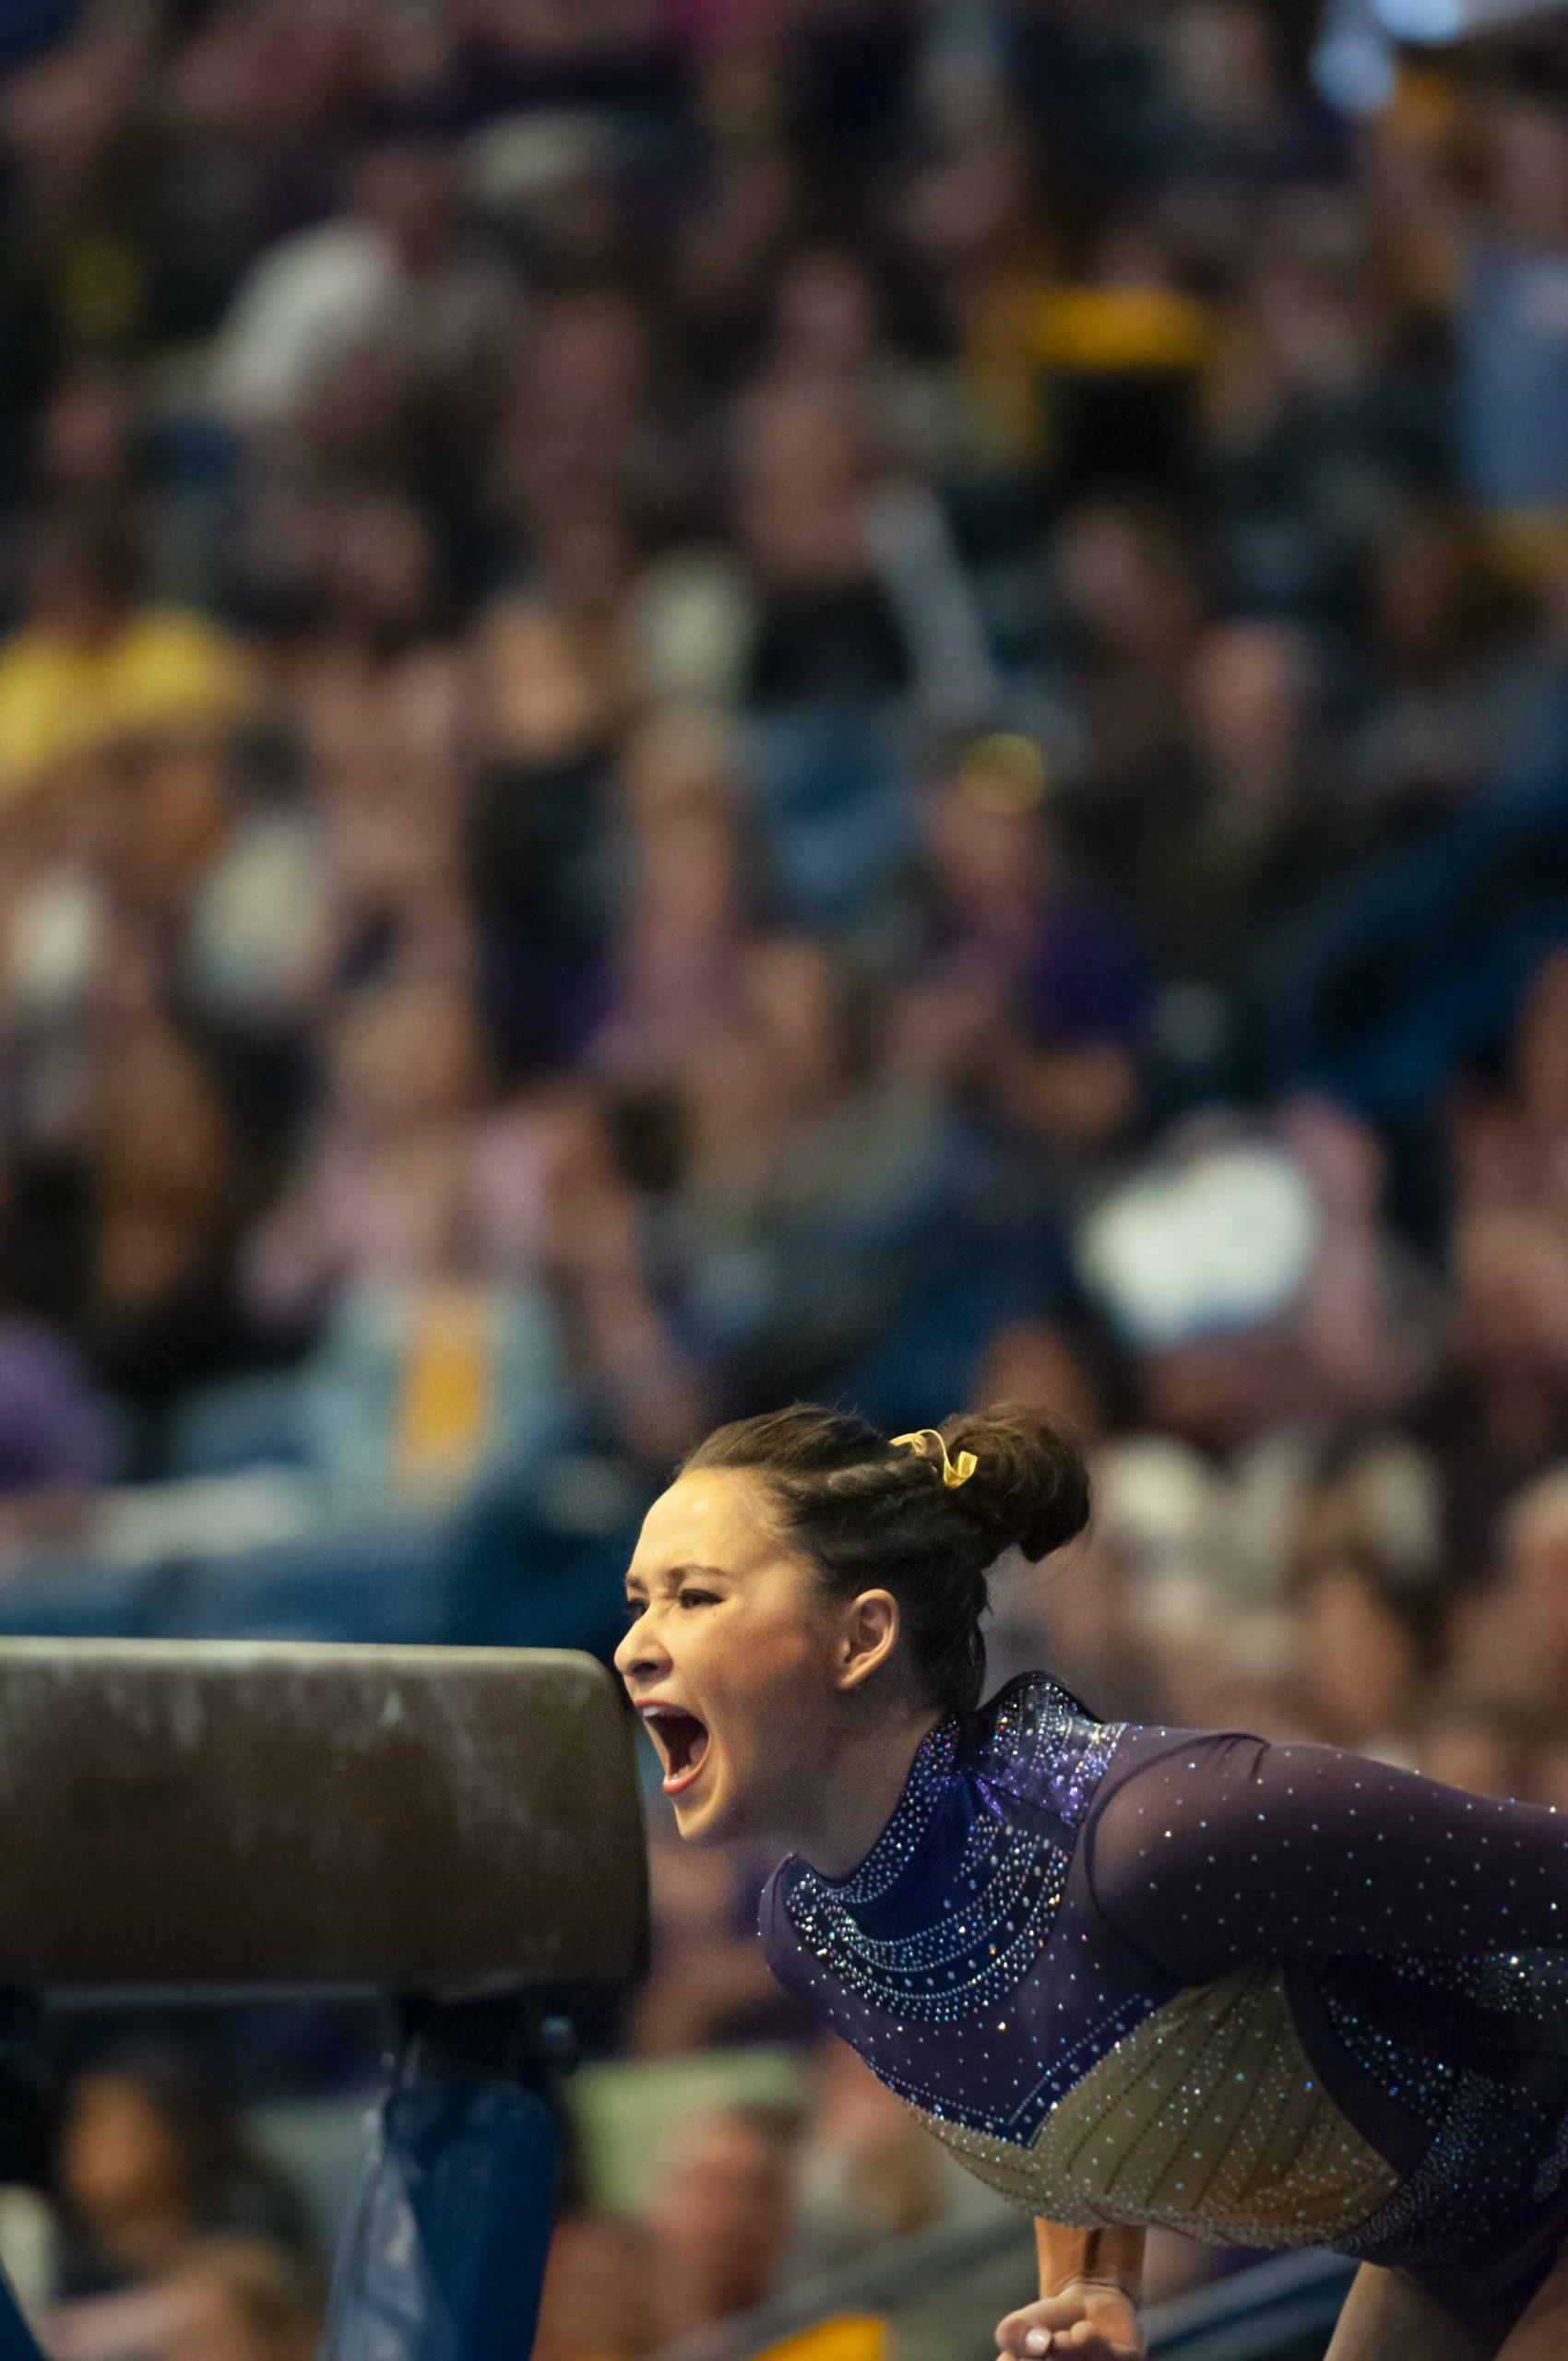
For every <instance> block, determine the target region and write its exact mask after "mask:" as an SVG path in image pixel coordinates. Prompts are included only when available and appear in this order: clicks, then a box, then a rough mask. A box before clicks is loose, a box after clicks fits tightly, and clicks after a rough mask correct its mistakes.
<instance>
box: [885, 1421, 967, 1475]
mask: <svg viewBox="0 0 1568 2361" xmlns="http://www.w3.org/2000/svg"><path fill="white" fill-rule="evenodd" d="M928 1436H929V1437H930V1441H931V1442H932V1443H934V1444H935V1446H936V1448H935V1450H934V1451H933V1450H932V1449H931V1448H930V1445H929V1444H928V1442H927V1437H928ZM900 1443H908V1445H909V1449H910V1450H911V1451H915V1452H918V1453H920V1455H921V1458H922V1459H940V1460H941V1462H942V1480H943V1482H944V1484H945V1485H947V1486H948V1487H949V1489H951V1487H952V1486H953V1485H955V1484H967V1483H968V1480H969V1478H970V1477H971V1476H972V1475H973V1474H974V1472H975V1469H976V1468H977V1467H978V1466H979V1465H980V1462H979V1460H978V1459H977V1458H976V1457H975V1454H974V1453H973V1452H972V1451H961V1452H960V1453H958V1456H957V1458H956V1460H955V1459H949V1458H948V1456H947V1445H946V1444H945V1443H944V1441H943V1439H942V1437H941V1435H940V1434H939V1433H938V1432H937V1430H936V1429H935V1428H934V1427H921V1428H918V1429H917V1430H916V1431H915V1432H914V1433H913V1434H910V1435H895V1436H894V1438H893V1448H894V1450H895V1451H897V1448H898V1446H899V1444H900Z"/></svg>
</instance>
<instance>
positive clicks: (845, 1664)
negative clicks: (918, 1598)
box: [833, 1590, 902, 1693]
mask: <svg viewBox="0 0 1568 2361" xmlns="http://www.w3.org/2000/svg"><path fill="white" fill-rule="evenodd" d="M834 1612H835V1613H836V1616H837V1627H838V1628H837V1631H836V1632H835V1635H834V1643H833V1645H834V1667H835V1672H836V1675H837V1687H838V1689H839V1690H840V1691H842V1692H846V1693H847V1692H848V1691H852V1690H857V1689H863V1688H864V1686H865V1684H866V1682H867V1681H868V1680H870V1679H872V1677H873V1674H874V1673H876V1672H877V1671H879V1670H880V1668H881V1667H882V1666H884V1665H885V1664H886V1663H887V1661H888V1659H889V1657H890V1656H891V1655H893V1652H894V1650H895V1649H896V1648H897V1645H898V1642H899V1639H900V1636H901V1631H902V1620H901V1618H900V1616H899V1613H898V1602H897V1599H896V1598H895V1597H894V1596H893V1593H892V1592H891V1591H890V1590H863V1591H861V1592H860V1594H859V1595H858V1596H856V1597H854V1598H850V1599H846V1600H844V1601H843V1602H842V1603H841V1604H840V1605H839V1606H838V1607H837V1608H836V1609H835V1610H834Z"/></svg>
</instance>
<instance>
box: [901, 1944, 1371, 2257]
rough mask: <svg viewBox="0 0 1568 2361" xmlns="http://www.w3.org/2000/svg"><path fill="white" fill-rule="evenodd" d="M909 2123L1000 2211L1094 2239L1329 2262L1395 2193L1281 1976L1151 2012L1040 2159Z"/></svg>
mask: <svg viewBox="0 0 1568 2361" xmlns="http://www.w3.org/2000/svg"><path fill="white" fill-rule="evenodd" d="M914 2112H915V2114H916V2115H918V2116H919V2117H920V2118H921V2122H922V2123H924V2124H925V2126H926V2128H927V2129H928V2130H930V2131H932V2133H933V2134H934V2135H935V2137H936V2138H937V2139H938V2140H940V2141H941V2142H942V2143H943V2145H944V2147H945V2148H949V2149H951V2150H952V2152H953V2153H954V2154H955V2155H956V2157H957V2158H958V2159H959V2161H960V2162H961V2163H962V2164H964V2165H966V2166H967V2167H968V2170H969V2171H971V2172H973V2173H975V2174H976V2175H978V2177H980V2179H981V2180H984V2181H987V2182H989V2183H990V2184H991V2186H992V2188H994V2189H1000V2190H1001V2192H1002V2194H1003V2195H1004V2197H1008V2198H1011V2199H1012V2200H1013V2201H1014V2202H1015V2203H1016V2204H1018V2205H1022V2206H1024V2207H1026V2208H1027V2209H1028V2211H1029V2212H1030V2213H1037V2214H1042V2215H1044V2216H1045V2217H1046V2218H1047V2219H1049V2220H1051V2221H1053V2222H1063V2223H1068V2224H1078V2225H1086V2226H1087V2225H1093V2224H1095V2223H1106V2222H1137V2223H1145V2224H1159V2225H1163V2226H1164V2227H1166V2228H1169V2229H1173V2230H1181V2231H1183V2232H1184V2233H1185V2234H1186V2235H1187V2236H1189V2237H1194V2238H1203V2239H1206V2240H1208V2241H1210V2242H1211V2243H1217V2244H1220V2245H1236V2246H1332V2245H1333V2244H1334V2243H1335V2241H1336V2238H1338V2237H1342V2236H1345V2235H1346V2234H1347V2233H1348V2232H1349V2231H1350V2230H1352V2229H1353V2228H1354V2227H1355V2226H1356V2225H1358V2224H1360V2223H1361V2222H1363V2221H1365V2220H1366V2218H1367V2216H1368V2215H1369V2214H1371V2213H1373V2212H1374V2211H1375V2210H1376V2209H1377V2207H1378V2206H1380V2205H1381V2204H1382V2203H1383V2202H1384V2200H1385V2199H1387V2198H1388V2197H1389V2196H1391V2195H1392V2194H1393V2191H1394V2189H1396V2186H1397V2180H1398V2177H1397V2175H1396V2173H1395V2171H1394V2168H1393V2166H1392V2165H1389V2164H1388V2163H1387V2162H1386V2160H1385V2159H1384V2157H1383V2156H1381V2155H1380V2154H1379V2153H1378V2152H1377V2150H1376V2149H1375V2148H1373V2147H1372V2145H1371V2143H1370V2142H1368V2141H1366V2140H1365V2139H1364V2138H1363V2137H1362V2136H1361V2134H1360V2132H1359V2131H1358V2130H1356V2128H1355V2126H1354V2125H1353V2124H1352V2123H1350V2122H1349V2121H1348V2118H1346V2117H1345V2116H1344V2115H1343V2114H1342V2113H1341V2111H1340V2109H1339V2108H1338V2107H1337V2106H1336V2105H1335V2103H1334V2101H1333V2100H1332V2098H1331V2097H1330V2096H1329V2094H1328V2093H1327V2092H1326V2091H1325V2090H1324V2087H1323V2084H1322V2082H1321V2081H1320V2080H1319V2078H1318V2076H1317V2075H1316V2073H1315V2072H1314V2071H1313V2066H1312V2062H1311V2060H1310V2059H1309V2058H1308V2057H1307V2054H1306V2052H1305V2050H1304V2049H1303V2048H1302V2047H1301V2036H1300V2035H1299V2034H1298V2032H1297V2030H1296V2025H1295V2021H1294V2019H1293V2018H1292V2016H1291V2013H1290V2009H1289V2001H1288V2000H1287V1998H1286V1994H1285V1989H1284V1980H1283V1976H1282V1974H1281V1971H1280V1969H1279V1966H1278V1964H1277V1962H1275V1961H1271V1960H1261V1961H1256V1962H1253V1963H1250V1964H1247V1965H1245V1966H1243V1967H1240V1968H1237V1969H1235V1970H1233V1971H1232V1973H1230V1974H1229V1975H1224V1976H1220V1977H1218V1978H1217V1979H1216V1980H1215V1981H1214V1982H1213V1983H1209V1984H1200V1985H1193V1986H1190V1987H1188V1988H1187V1989H1186V1990H1184V1991H1182V1992H1179V1993H1178V1994H1177V1995H1176V1997H1175V1999H1172V2000H1169V2001H1167V2002H1166V2003H1165V2005H1164V2006H1163V2007H1162V2008H1159V2009H1157V2010H1155V2011H1154V2012H1153V2014H1152V2015H1150V2016H1149V2017H1146V2019H1145V2021H1144V2023H1142V2024H1141V2025H1139V2026H1138V2027H1137V2029H1136V2031H1135V2032H1134V2033H1131V2034H1128V2035H1126V2037H1125V2038H1124V2039H1123V2040H1122V2041H1119V2042H1118V2043H1117V2044H1116V2045H1115V2047H1113V2048H1111V2049H1110V2050H1108V2051H1107V2053H1106V2055H1105V2056H1104V2057H1103V2058H1101V2059H1100V2060H1099V2064H1098V2065H1097V2066H1095V2067H1094V2068H1093V2069H1092V2070H1090V2071H1089V2072H1088V2073H1087V2074H1086V2075H1085V2076H1084V2077H1083V2079H1082V2080H1081V2081H1080V2082H1077V2083H1075V2086H1074V2087H1073V2089H1072V2090H1071V2091H1069V2092H1068V2093H1067V2094H1066V2096H1065V2097H1063V2098H1062V2099H1060V2100H1058V2102H1057V2104H1056V2106H1053V2107H1052V2108H1051V2113H1050V2114H1049V2115H1048V2116H1047V2117H1046V2118H1045V2120H1044V2122H1043V2123H1042V2124H1041V2126H1040V2128H1039V2132H1038V2133H1037V2134H1036V2136H1035V2140H1034V2142H1033V2144H1032V2145H1031V2146H1029V2147H1019V2146H1017V2145H1016V2143H1014V2142H1010V2141H1006V2140H1001V2139H998V2138H996V2137H995V2136H994V2135H993V2134H992V2133H989V2132H984V2131H976V2130H969V2129H968V2128H967V2127H966V2126H965V2125H962V2124H956V2123H951V2122H948V2121H946V2120H945V2119H944V2118H941V2117H939V2116H935V2115H932V2114H931V2113H930V2112H929V2111H928V2110H927V2109H925V2108H923V2107H919V2106H917V2107H916V2108H915V2109H914Z"/></svg>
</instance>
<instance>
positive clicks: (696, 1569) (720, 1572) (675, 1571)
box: [626, 1566, 730, 1598]
mask: <svg viewBox="0 0 1568 2361" xmlns="http://www.w3.org/2000/svg"><path fill="white" fill-rule="evenodd" d="M688 1574H712V1575H714V1576H716V1577H717V1579H718V1580H719V1582H721V1583H727V1582H728V1581H729V1580H730V1576H729V1575H728V1574H727V1573H726V1572H725V1571H724V1569H723V1567H722V1566H671V1567H670V1568H669V1569H668V1570H667V1572H666V1573H665V1576H664V1580H665V1582H666V1584H675V1583H679V1582H683V1581H684V1580H685V1578H686V1576H687V1575H688ZM641 1586H642V1578H641V1576H640V1575H639V1576H637V1577H636V1587H637V1588H638V1589H640V1588H641ZM633 1587H634V1578H633V1577H632V1576H631V1575H630V1574H628V1575H627V1577H626V1596H627V1597H628V1598H630V1597H631V1596H632V1591H633Z"/></svg>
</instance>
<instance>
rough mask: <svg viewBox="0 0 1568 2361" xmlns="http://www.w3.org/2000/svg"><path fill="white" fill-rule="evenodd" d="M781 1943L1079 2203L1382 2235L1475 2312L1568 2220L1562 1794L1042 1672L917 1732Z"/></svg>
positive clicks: (1388, 2258)
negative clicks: (1421, 1768)
mask: <svg viewBox="0 0 1568 2361" xmlns="http://www.w3.org/2000/svg"><path fill="white" fill-rule="evenodd" d="M760 1916H761V1932H762V1938H763V1942H764V1946H765V1949H766V1955H767V1959H768V1963H769V1965H770V1966H771V1968H772V1970H773V1972H774V1974H775V1975H776V1976H777V1977H778V1979H779V1981H780V1982H781V1983H783V1984H784V1985H785V1986H786V1987H788V1988H790V1989H791V1990H793V1991H795V1992H797V1993H799V1994H800V1995H801V1996H802V1998H804V1999H806V2000H807V2001H808V2002H809V2003H810V2004H811V2005H812V2006H813V2007H814V2009H815V2010H817V2011H819V2012H820V2013H821V2014H822V2015H823V2016H824V2017H825V2018H826V2021H827V2023H829V2024H830V2025H831V2026H832V2027H833V2029H834V2030H835V2032H837V2033H838V2034H840V2035H842V2036H843V2038H844V2039H845V2040H846V2041H847V2042H849V2044H850V2046H851V2047H853V2048H855V2049H856V2050H858V2051H859V2052H860V2054H861V2057H862V2058H864V2059H865V2061H866V2063H867V2064H868V2065H869V2066H870V2067H871V2068H872V2069H873V2072H875V2073H876V2074H877V2075H878V2076H879V2078H880V2079H881V2080H882V2081H883V2082H885V2083H886V2084H887V2085H888V2086H889V2088H890V2089H892V2090H894V2091H896V2092H897V2094H898V2095H899V2097H901V2098H902V2099H904V2100H905V2101H906V2102H907V2103H908V2104H909V2106H911V2107H912V2108H913V2109H914V2111H915V2112H916V2114H917V2115H918V2116H919V2117H920V2118H921V2121H922V2122H923V2123H924V2124H925V2125H926V2127H927V2128H928V2129H929V2130H931V2131H932V2133H934V2134H935V2136H936V2137H937V2138H938V2139H939V2140H941V2141H942V2142H943V2143H944V2145H945V2146H947V2147H949V2148H951V2149H952V2150H953V2151H954V2152H955V2153H956V2155H957V2156H958V2157H959V2158H960V2159H961V2160H962V2162H963V2163H964V2164H965V2165H968V2167H969V2169H970V2170H971V2171H973V2172H975V2173H977V2174H979V2175H980V2177H981V2178H982V2179H985V2180H987V2181H990V2182H991V2183H992V2184H993V2185H994V2186H995V2187H996V2188H997V2189H1000V2190H1002V2192H1003V2193H1004V2195H1005V2196H1007V2197H1008V2198H1010V2199H1012V2200H1013V2201H1015V2202H1016V2203H1017V2204H1018V2205H1020V2206H1021V2207H1023V2208H1025V2209H1027V2210H1028V2212H1029V2213H1033V2214H1037V2215H1039V2216H1042V2217H1045V2218H1047V2219H1049V2220H1051V2221H1054V2222H1060V2223H1065V2224H1079V2225H1092V2224H1101V2223H1139V2224H1146V2225H1147V2224H1156V2223H1158V2224H1164V2225H1169V2226H1170V2227H1172V2228H1175V2229H1178V2230H1182V2231H1185V2232H1186V2233H1188V2235H1189V2236H1194V2237H1197V2238H1203V2239H1206V2240H1208V2241H1211V2242H1218V2243H1224V2244H1239V2245H1244V2246H1265V2247H1275V2246H1326V2247H1333V2248H1336V2249H1337V2250H1338V2251H1339V2252H1340V2253H1342V2254H1345V2255H1348V2256H1352V2257H1356V2258H1359V2259H1361V2260H1371V2261H1376V2262H1382V2263H1385V2264H1388V2265H1390V2266H1392V2267H1394V2268H1396V2269H1397V2270H1400V2271H1403V2272H1406V2273H1407V2274H1408V2276H1410V2277H1412V2278H1414V2279H1416V2280H1417V2281H1418V2282H1420V2284H1423V2285H1425V2286H1427V2287H1428V2288H1429V2289H1430V2290H1431V2292H1432V2293H1433V2294H1434V2295H1435V2296H1438V2298H1439V2299H1440V2300H1442V2301H1443V2302H1445V2303H1446V2304H1447V2305H1448V2306H1449V2308H1451V2309H1452V2310H1454V2311H1455V2313H1456V2314H1457V2315H1458V2316H1459V2317H1460V2318H1462V2319H1467V2320H1469V2321H1470V2322H1471V2324H1472V2325H1474V2326H1476V2327H1477V2328H1479V2330H1481V2331H1483V2332H1486V2333H1495V2332H1498V2331H1501V2330H1502V2329H1503V2328H1505V2327H1506V2325H1507V2324H1508V2323H1509V2321H1510V2320H1511V2319H1513V2318H1515V2316H1516V2315H1517V2312H1518V2311H1519V2310H1520V2309H1521V2308H1523V2305H1524V2303H1525V2302H1526V2300H1527V2298H1528V2296H1529V2295H1530V2294H1531V2293H1532V2292H1533V2290H1534V2288H1535V2287H1536V2285H1538V2283H1539V2281H1540V2279H1541V2278H1542V2277H1544V2275H1545V2272H1546V2271H1547V2269H1548V2268H1549V2267H1550V2262H1551V2260H1552V2259H1553V2257H1554V2256H1555V2254H1556V2252H1557V2250H1558V2248H1560V2247H1561V2246H1562V2242H1563V2240H1564V2239H1565V2238H1568V1821H1565V1820H1564V1819H1563V1817H1562V1816H1561V1815H1559V1814H1558V1813H1556V1812H1555V1811H1552V1810H1549V1809H1545V1808H1544V1807H1542V1806H1538V1805H1529V1804H1519V1803H1506V1802H1501V1801H1497V1800H1494V1799H1492V1798H1490V1797H1481V1796H1472V1795H1467V1794H1465V1793H1463V1792H1462V1791H1461V1790H1460V1789H1458V1788H1455V1787H1447V1786H1441V1785H1439V1784H1438V1783H1437V1782H1435V1781H1433V1780H1430V1779H1424V1778H1421V1777H1420V1776H1418V1775H1417V1774H1415V1773H1413V1772H1408V1771H1398V1770H1394V1769H1391V1768H1389V1767H1387V1766H1386V1765H1384V1764H1382V1763H1378V1762H1371V1761H1368V1760H1367V1759H1365V1758H1364V1757H1362V1756H1360V1755H1356V1754H1350V1753H1346V1752H1343V1751H1341V1750H1338V1749H1337V1748H1334V1747H1327V1746H1311V1745H1299V1746H1276V1745H1271V1744H1269V1743H1268V1742H1267V1741H1266V1740H1265V1739H1263V1738H1255V1737H1252V1736H1247V1735H1243V1734H1241V1733H1239V1732H1234V1731H1213V1730H1184V1729H1172V1728H1165V1727H1160V1726H1139V1725H1134V1724H1129V1723H1124V1722H1102V1721H1099V1720H1097V1719H1096V1718H1095V1716H1094V1715H1093V1714H1090V1713H1089V1712H1088V1711H1087V1709H1086V1708H1085V1707H1084V1706H1083V1705H1082V1704H1080V1703H1079V1702H1078V1700H1077V1699H1076V1698H1075V1697H1073V1696H1072V1695H1071V1694H1070V1692H1069V1691H1066V1690H1064V1689H1063V1688H1062V1686H1061V1685H1060V1684H1059V1683H1058V1682H1056V1681H1054V1680H1052V1679H1050V1678H1049V1676H1047V1675H1046V1674H1044V1673H1040V1672H1027V1673H1023V1674H1020V1675H1019V1677H1018V1678H1017V1679H1015V1680H1012V1681H1009V1682H1008V1684H1007V1686H1006V1687H1005V1688H1004V1689H1003V1690H1001V1691H999V1692H998V1694H997V1695H996V1696H995V1697H993V1698H992V1700H991V1701H990V1703H987V1704H985V1705H982V1706H980V1708H979V1709H978V1710H977V1711H975V1712H973V1713H968V1714H953V1715H950V1716H949V1717H948V1718H947V1719H946V1720H944V1721H943V1722H940V1723H938V1725H937V1726H936V1727H935V1728H934V1729H932V1730H931V1731H929V1732H928V1733H927V1735H926V1737H925V1738H923V1739H922V1740H921V1745H920V1748H919V1750H918V1751H917V1753H916V1755H915V1758H914V1761H913V1762H912V1764H911V1766H910V1769H909V1777H908V1779H907V1781H906V1783H905V1786H904V1788H903V1792H902V1794H901V1795H900V1797H899V1798H898V1802H897V1806H896V1808H895V1809H894V1812H893V1816H892V1818H891V1819H890V1820H889V1821H888V1823H887V1825H886V1827H885V1829H884V1830H883V1833H882V1834H881V1835H880V1836H879V1837H878V1839H877V1841H876V1843H875V1844H874V1845H873V1847H872V1849H871V1851H870V1852H869V1853H868V1854H867V1855H866V1857H865V1858H864V1859H863V1860H862V1861H861V1863H860V1864H859V1866H858V1867H857V1868H856V1869H853V1870H852V1871H851V1872H850V1873H849V1875H848V1876H847V1877H843V1878H827V1877H823V1876H821V1875H819V1874H818V1873H817V1872H816V1871H815V1870H814V1869H812V1868H811V1867H810V1866H809V1865H808V1864H807V1863H806V1862H804V1861H802V1859H801V1858H800V1857H798V1856H797V1855H795V1854H790V1856H789V1857H788V1858H787V1859H785V1860H784V1861H782V1862H780V1864H779V1866H778V1869H776V1870H775V1871H774V1873H773V1876H772V1877H771V1878H770V1879H769V1880H768V1882H767V1885H766V1889H765V1891H764V1893H763V1897H762V1903H761V1912H760Z"/></svg>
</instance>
